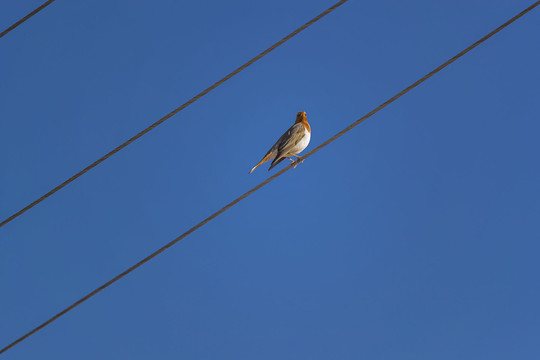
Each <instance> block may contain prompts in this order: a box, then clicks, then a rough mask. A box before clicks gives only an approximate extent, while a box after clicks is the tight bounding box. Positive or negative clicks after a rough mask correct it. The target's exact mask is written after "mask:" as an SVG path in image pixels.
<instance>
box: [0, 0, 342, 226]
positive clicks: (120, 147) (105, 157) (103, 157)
mask: <svg viewBox="0 0 540 360" xmlns="http://www.w3.org/2000/svg"><path fill="white" fill-rule="evenodd" d="M345 2H347V0H341V1H339V2H337V3H336V4H334V5H333V6H331V7H329V8H328V9H327V10H325V11H323V12H322V13H320V14H319V15H317V16H315V17H314V18H313V19H311V20H310V21H308V22H307V23H305V24H304V25H302V26H300V27H299V28H298V29H296V30H294V31H293V32H292V33H290V34H289V35H287V36H285V37H284V38H283V39H281V40H279V41H278V42H277V43H275V44H274V45H272V46H270V47H269V48H268V49H266V50H264V51H263V52H262V53H260V54H259V55H257V56H255V57H254V58H252V59H251V60H249V61H248V62H246V63H245V64H244V65H242V66H240V67H239V68H237V69H236V70H234V71H233V72H231V73H230V74H228V75H226V76H225V77H223V78H222V79H221V80H219V81H217V82H215V83H214V84H213V85H211V86H210V87H208V88H206V89H205V90H203V91H201V92H200V93H198V94H197V95H195V96H194V97H193V98H191V99H190V100H188V101H187V102H185V103H184V104H182V105H180V106H179V107H177V108H176V109H175V110H173V111H171V112H170V113H168V114H167V115H165V116H164V117H162V118H161V119H159V120H158V121H156V122H155V123H153V124H152V125H150V126H149V127H147V128H146V129H144V130H143V131H141V132H139V133H138V134H137V135H135V136H133V137H132V138H130V139H129V140H127V141H126V142H124V143H123V144H121V145H119V146H117V147H116V148H115V149H114V150H112V151H110V152H108V153H107V154H105V155H104V156H102V157H101V158H99V159H98V160H96V161H94V162H93V163H92V164H90V165H88V166H87V167H85V168H84V169H82V170H81V171H79V172H78V173H76V174H75V175H73V176H72V177H70V178H69V179H67V180H66V181H64V182H63V183H61V184H60V185H58V186H57V187H55V188H54V189H52V190H50V191H49V192H48V193H46V194H45V195H43V196H42V197H40V198H38V199H37V200H34V201H33V202H31V203H30V204H28V205H27V206H25V207H24V208H22V209H21V210H19V211H17V212H16V213H14V214H13V215H11V216H10V217H8V218H6V219H5V220H4V221H2V222H1V223H0V227H2V226H4V225H6V224H7V223H9V222H10V221H12V220H13V219H15V218H17V217H19V216H20V215H22V214H23V213H25V212H26V211H28V210H30V209H31V208H33V207H34V206H36V205H37V204H39V203H40V202H42V201H43V200H45V199H46V198H48V197H49V196H51V195H52V194H54V193H55V192H57V191H58V190H60V189H62V188H63V187H64V186H66V185H68V184H69V183H71V182H72V181H74V180H75V179H77V178H78V177H80V176H81V175H83V174H85V173H86V172H88V171H89V170H91V169H93V168H94V167H96V166H97V165H99V164H100V163H102V162H103V161H105V160H107V159H108V158H109V157H111V156H112V155H114V154H116V153H117V152H118V151H120V150H122V149H123V148H125V147H126V146H128V145H129V144H131V143H132V142H134V141H135V140H137V139H138V138H140V137H141V136H143V135H144V134H146V133H147V132H149V131H150V130H152V129H154V128H156V127H157V126H158V125H161V124H162V123H163V122H165V120H168V119H169V118H170V117H172V116H173V115H176V114H177V113H178V112H180V111H181V110H183V109H184V108H186V107H187V106H188V105H191V104H192V103H194V102H195V101H197V100H198V99H200V98H201V97H203V96H204V95H206V94H207V93H209V92H210V91H212V90H213V89H215V88H216V87H218V86H219V85H221V84H223V83H224V82H225V81H227V80H229V79H230V78H232V77H233V76H234V75H236V74H238V73H239V72H240V71H242V70H244V69H245V68H247V67H248V66H250V65H251V64H253V63H254V62H256V61H257V60H259V59H261V58H262V57H263V56H265V55H267V54H268V53H270V52H271V51H272V50H274V49H276V48H277V47H278V46H280V45H282V44H283V43H285V42H286V41H288V40H290V39H291V38H292V37H294V36H295V35H297V34H298V33H300V32H301V31H302V30H305V29H306V28H307V27H309V26H310V25H312V24H314V23H315V22H317V21H319V20H320V19H322V18H323V17H324V16H326V15H328V14H330V13H331V12H332V11H334V10H335V9H337V8H338V7H339V6H341V5H343V4H344V3H345Z"/></svg>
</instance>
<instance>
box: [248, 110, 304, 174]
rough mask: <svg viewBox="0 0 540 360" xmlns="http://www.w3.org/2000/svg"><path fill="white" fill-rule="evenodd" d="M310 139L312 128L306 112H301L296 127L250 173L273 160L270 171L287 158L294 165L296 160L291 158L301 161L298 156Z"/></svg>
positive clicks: (281, 138) (297, 117) (286, 133)
mask: <svg viewBox="0 0 540 360" xmlns="http://www.w3.org/2000/svg"><path fill="white" fill-rule="evenodd" d="M310 139H311V127H310V126H309V123H308V122H307V117H306V112H305V111H300V112H299V113H298V114H296V121H295V122H294V125H293V126H291V127H290V128H289V130H287V131H286V132H285V134H283V135H281V137H280V138H279V140H278V141H277V142H276V143H275V144H274V146H272V147H271V148H270V150H268V152H267V153H266V155H264V157H263V158H262V160H261V161H260V162H259V163H258V164H257V165H255V167H254V168H253V169H251V171H250V172H249V173H250V174H251V173H252V172H253V170H255V169H256V168H258V167H259V165H261V164H264V163H265V162H267V161H270V160H272V159H273V160H274V161H272V165H270V168H269V169H268V171H270V170H271V169H272V168H273V167H274V166H276V165H277V164H279V163H280V162H281V161H283V160H284V159H286V158H288V159H289V160H290V161H291V162H292V163H294V162H295V160H293V159H291V157H292V156H294V157H296V158H297V159H299V158H300V156H298V154H299V153H301V152H302V151H303V150H304V149H305V148H306V147H307V146H308V144H309V140H310ZM295 167H296V165H295Z"/></svg>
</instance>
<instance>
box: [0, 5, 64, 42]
mask: <svg viewBox="0 0 540 360" xmlns="http://www.w3.org/2000/svg"><path fill="white" fill-rule="evenodd" d="M54 1H55V0H48V1H45V2H44V3H43V4H41V5H40V6H38V7H37V8H36V9H34V11H32V12H31V13H29V14H28V15H26V16H25V17H23V18H22V19H20V20H19V21H17V22H16V23H15V24H13V25H11V26H10V27H8V28H7V29H6V30H4V31H2V32H1V33H0V38H2V37H3V36H5V35H7V34H8V33H9V32H11V31H13V30H14V29H15V28H16V27H17V26H19V25H21V24H22V23H23V22H25V21H26V20H28V19H30V18H31V17H32V16H34V15H36V14H37V13H38V12H40V11H41V10H43V9H45V8H46V7H47V6H49V5H50V4H52V3H53V2H54Z"/></svg>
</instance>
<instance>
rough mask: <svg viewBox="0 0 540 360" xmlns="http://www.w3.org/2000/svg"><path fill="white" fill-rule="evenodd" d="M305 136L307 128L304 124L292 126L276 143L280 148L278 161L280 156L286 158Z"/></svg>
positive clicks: (278, 149)
mask: <svg viewBox="0 0 540 360" xmlns="http://www.w3.org/2000/svg"><path fill="white" fill-rule="evenodd" d="M304 136H305V128H304V125H303V124H300V123H298V124H294V125H293V126H291V127H290V128H289V130H287V131H286V132H285V134H283V136H281V137H280V138H279V140H278V142H277V143H276V145H277V146H278V148H277V155H276V159H277V158H278V157H280V156H286V155H287V154H288V153H289V151H290V150H291V149H292V148H294V147H295V145H296V144H298V142H299V141H300V140H302V138H303V137H304Z"/></svg>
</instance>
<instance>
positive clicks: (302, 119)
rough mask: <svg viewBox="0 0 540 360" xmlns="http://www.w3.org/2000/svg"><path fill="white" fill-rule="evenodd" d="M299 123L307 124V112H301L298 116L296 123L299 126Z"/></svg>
mask: <svg viewBox="0 0 540 360" xmlns="http://www.w3.org/2000/svg"><path fill="white" fill-rule="evenodd" d="M299 122H307V117H306V112H305V111H300V112H299V113H297V114H296V121H295V122H294V123H295V124H297V123H299Z"/></svg>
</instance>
